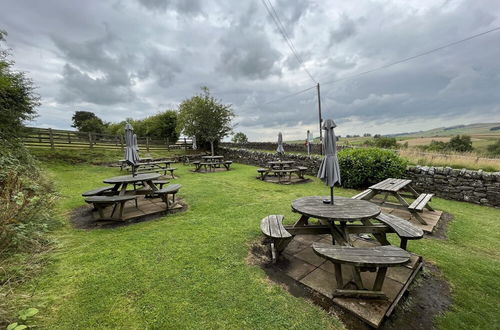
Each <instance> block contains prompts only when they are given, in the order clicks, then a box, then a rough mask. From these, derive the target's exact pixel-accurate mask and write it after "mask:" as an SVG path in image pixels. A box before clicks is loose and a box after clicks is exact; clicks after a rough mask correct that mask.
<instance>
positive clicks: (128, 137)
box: [125, 123, 139, 176]
mask: <svg viewBox="0 0 500 330" xmlns="http://www.w3.org/2000/svg"><path fill="white" fill-rule="evenodd" d="M137 151H138V148H137V136H136V135H135V134H134V129H133V128H132V125H130V124H129V123H127V124H126V125H125V161H126V162H127V164H129V165H130V166H132V175H134V176H135V169H136V166H137V164H138V163H139V153H138V152H137Z"/></svg>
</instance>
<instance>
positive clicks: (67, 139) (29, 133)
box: [22, 127, 192, 152]
mask: <svg viewBox="0 0 500 330" xmlns="http://www.w3.org/2000/svg"><path fill="white" fill-rule="evenodd" d="M22 140H23V143H24V145H26V146H28V147H30V148H51V149H82V148H89V149H94V148H95V149H106V150H122V151H123V150H124V148H125V140H124V137H123V135H118V136H117V135H110V134H100V133H90V132H89V133H87V132H78V131H65V130H58V129H52V128H36V127H27V128H26V131H25V134H24V135H23V137H22ZM137 145H138V146H139V149H140V150H144V151H147V152H149V151H163V150H170V149H171V148H177V149H191V148H192V143H191V141H190V140H187V139H181V140H179V141H174V143H172V142H171V141H169V140H168V139H153V138H150V137H139V136H138V137H137Z"/></svg>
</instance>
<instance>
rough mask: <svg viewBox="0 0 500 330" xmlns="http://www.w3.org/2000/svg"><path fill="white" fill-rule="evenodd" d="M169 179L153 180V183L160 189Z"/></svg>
mask: <svg viewBox="0 0 500 330" xmlns="http://www.w3.org/2000/svg"><path fill="white" fill-rule="evenodd" d="M169 182H170V181H167V180H153V184H154V185H156V186H158V187H159V188H160V189H162V188H163V186H164V185H166V184H168V183H169Z"/></svg>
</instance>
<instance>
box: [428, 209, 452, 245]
mask: <svg viewBox="0 0 500 330" xmlns="http://www.w3.org/2000/svg"><path fill="white" fill-rule="evenodd" d="M451 221H453V215H452V214H450V213H446V212H443V214H441V219H439V221H438V224H437V226H436V227H435V228H434V230H433V231H432V233H430V234H428V233H425V237H426V238H434V239H448V235H447V232H448V224H449V223H450V222H451Z"/></svg>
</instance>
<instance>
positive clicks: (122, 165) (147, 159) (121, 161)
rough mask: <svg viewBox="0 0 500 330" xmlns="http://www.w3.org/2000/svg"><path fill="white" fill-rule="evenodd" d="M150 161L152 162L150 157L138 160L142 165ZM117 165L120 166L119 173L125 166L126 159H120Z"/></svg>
mask: <svg viewBox="0 0 500 330" xmlns="http://www.w3.org/2000/svg"><path fill="white" fill-rule="evenodd" d="M152 160H153V158H151V157H141V158H139V162H143V163H144V162H145V163H147V162H150V161H152ZM118 163H119V164H120V171H122V170H123V168H124V167H126V166H127V160H126V159H120V160H119V161H118Z"/></svg>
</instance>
